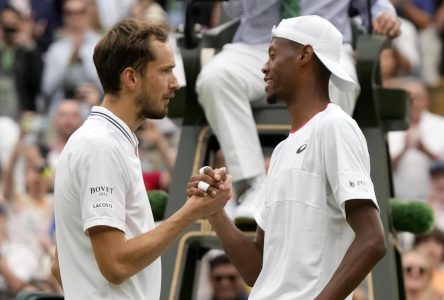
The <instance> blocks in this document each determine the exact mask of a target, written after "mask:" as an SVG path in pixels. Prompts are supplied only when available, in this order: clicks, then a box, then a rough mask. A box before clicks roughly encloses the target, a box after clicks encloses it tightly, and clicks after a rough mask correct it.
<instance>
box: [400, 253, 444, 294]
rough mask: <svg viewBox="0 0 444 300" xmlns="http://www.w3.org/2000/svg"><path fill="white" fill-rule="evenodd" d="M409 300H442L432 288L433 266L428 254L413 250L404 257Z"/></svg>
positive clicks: (405, 280)
mask: <svg viewBox="0 0 444 300" xmlns="http://www.w3.org/2000/svg"><path fill="white" fill-rule="evenodd" d="M402 266H403V270H404V283H405V289H406V294H407V300H441V299H443V296H442V295H439V293H438V292H437V291H435V290H434V289H433V286H432V273H433V271H432V270H433V265H432V262H431V261H430V259H429V257H427V254H425V253H424V252H422V251H420V250H418V249H413V250H410V251H407V252H405V253H404V254H403V255H402Z"/></svg>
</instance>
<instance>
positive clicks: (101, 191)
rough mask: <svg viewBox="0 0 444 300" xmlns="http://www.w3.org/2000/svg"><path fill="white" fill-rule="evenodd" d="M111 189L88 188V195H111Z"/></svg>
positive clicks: (105, 187) (107, 187)
mask: <svg viewBox="0 0 444 300" xmlns="http://www.w3.org/2000/svg"><path fill="white" fill-rule="evenodd" d="M113 190H114V189H113V188H111V187H109V186H106V185H101V186H94V187H90V188H89V192H90V195H94V194H97V193H98V194H97V195H98V196H108V195H112V194H113Z"/></svg>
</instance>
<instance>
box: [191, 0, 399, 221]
mask: <svg viewBox="0 0 444 300" xmlns="http://www.w3.org/2000/svg"><path fill="white" fill-rule="evenodd" d="M373 2H374V4H373V5H372V7H371V11H372V14H373V26H374V29H375V32H376V33H380V34H385V35H387V36H390V37H396V36H397V35H399V23H398V20H397V19H396V16H395V10H394V8H393V6H392V5H391V3H390V2H389V1H388V0H378V1H373ZM226 4H227V6H226V8H227V9H228V10H229V11H230V12H231V15H232V16H233V17H240V19H241V24H240V27H239V28H238V29H237V31H236V34H235V36H234V39H233V43H231V44H228V45H226V46H225V47H224V48H223V49H222V51H221V52H220V53H219V54H217V55H216V56H215V57H214V58H213V59H212V60H211V61H210V62H209V63H208V64H207V65H205V67H204V68H203V69H202V71H201V73H200V75H199V77H198V79H197V82H196V90H197V92H198V96H199V98H198V100H199V102H200V104H201V105H202V107H203V109H204V111H205V115H206V118H207V120H208V122H209V124H210V126H211V127H212V130H213V131H214V133H215V134H216V136H217V138H218V140H219V143H220V145H221V148H222V150H223V153H224V155H225V159H226V162H227V167H228V171H229V173H230V174H232V175H233V180H234V181H235V182H236V186H237V188H235V189H236V194H237V195H239V196H240V199H239V201H240V202H243V203H244V204H245V206H240V207H239V209H238V211H237V217H239V218H244V217H245V218H252V216H251V212H250V209H249V206H250V204H251V201H247V200H245V201H243V199H251V198H252V197H253V196H250V197H249V196H247V195H248V194H250V195H252V194H254V191H257V189H258V188H259V187H260V186H261V184H262V182H263V180H264V177H265V167H264V164H263V163H261V162H263V161H264V158H263V154H262V150H261V145H260V143H259V138H258V135H257V131H256V126H255V125H256V124H255V122H254V119H253V115H252V110H251V105H250V103H251V102H253V101H255V100H261V101H263V100H264V99H265V92H264V87H263V77H262V74H261V72H260V68H261V66H262V65H263V64H264V63H265V61H266V60H267V47H268V42H269V41H270V33H269V32H270V29H271V28H272V27H273V25H276V24H277V23H278V22H279V20H280V19H281V18H282V17H284V18H285V17H288V15H289V14H292V13H295V12H294V11H293V12H290V11H288V10H286V9H285V8H286V6H283V4H282V1H280V0H273V1H270V0H261V1H258V0H237V1H229V2H227V3H226ZM299 4H300V7H299V8H300V9H299V14H300V15H312V14H315V15H320V16H321V17H324V18H326V19H327V20H330V21H331V22H332V23H333V24H334V25H335V26H336V27H337V28H338V29H339V31H341V32H342V34H343V35H344V40H343V42H344V46H343V49H342V55H341V64H342V66H343V67H345V68H346V70H347V72H348V73H349V74H351V76H352V78H354V79H355V81H357V80H356V79H357V75H356V70H355V66H354V58H353V49H352V47H351V44H350V43H351V39H352V34H351V20H350V17H349V16H348V10H349V6H350V5H352V6H353V7H355V8H357V9H358V10H359V12H360V13H362V18H363V20H364V23H368V22H369V21H368V14H367V11H368V8H367V1H362V0H360V1H357V0H356V1H348V0H343V1H339V2H338V1H333V0H329V1H300V2H299ZM333 7H334V9H332V8H333ZM293 16H294V15H293ZM382 24H385V25H384V26H382ZM358 93H359V88H356V89H354V90H353V91H351V92H348V93H345V92H342V93H341V92H339V90H338V89H337V88H336V87H335V86H334V85H333V84H331V82H330V98H331V100H332V101H333V102H336V103H339V102H338V101H340V103H339V104H340V105H341V107H342V109H343V110H344V111H346V112H347V113H348V114H352V113H353V110H354V105H355V100H356V97H357V95H358ZM249 188H251V191H253V192H252V193H247V192H245V191H246V190H248V189H249ZM242 194H244V195H243V196H242ZM241 207H244V208H241Z"/></svg>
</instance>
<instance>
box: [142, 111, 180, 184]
mask: <svg viewBox="0 0 444 300" xmlns="http://www.w3.org/2000/svg"><path fill="white" fill-rule="evenodd" d="M162 124H164V125H163V128H162V127H161V126H162ZM136 134H137V136H138V139H139V141H140V142H139V153H140V154H139V155H140V159H141V163H142V170H143V181H144V183H145V188H146V189H147V190H156V189H161V190H165V191H168V189H169V187H170V183H171V178H172V175H173V170H174V163H175V156H176V155H175V153H174V152H175V151H174V149H175V147H176V146H177V143H176V141H175V140H177V137H178V130H177V127H176V126H175V125H174V124H173V123H172V122H171V121H170V120H169V119H162V120H161V121H160V122H159V120H146V121H145V123H144V124H143V125H142V126H141V127H140V128H139V130H138V131H137V132H136Z"/></svg>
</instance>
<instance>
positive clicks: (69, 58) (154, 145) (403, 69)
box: [0, 0, 444, 300]
mask: <svg viewBox="0 0 444 300" xmlns="http://www.w3.org/2000/svg"><path fill="white" fill-rule="evenodd" d="M392 3H393V5H394V6H395V8H396V10H397V13H398V16H399V18H400V20H401V31H402V33H401V36H399V37H398V38H396V39H394V40H393V43H392V45H391V47H389V48H388V49H385V50H384V51H383V52H382V54H381V61H380V62H381V64H380V66H381V72H382V79H383V83H384V86H386V87H390V88H400V89H404V90H406V91H407V92H408V93H409V94H410V99H411V110H410V120H411V123H410V127H409V128H408V129H407V130H406V131H402V132H401V131H398V132H390V133H389V134H388V145H389V152H390V156H391V159H392V166H391V167H392V172H393V184H394V192H395V196H396V197H398V198H401V199H406V200H415V201H423V202H427V203H429V204H430V206H431V207H432V208H433V210H434V214H435V220H436V229H435V230H434V231H433V232H432V233H430V234H428V235H426V236H416V237H410V238H406V239H405V241H404V240H402V241H401V242H400V243H401V248H402V249H403V250H404V251H405V252H404V253H403V268H404V274H405V285H406V288H407V294H408V299H412V300H415V299H443V297H444V268H443V266H444V265H443V260H444V233H443V231H444V134H442V132H444V117H443V114H444V99H441V98H440V93H439V91H441V90H443V89H444V81H443V80H442V78H443V76H442V75H443V74H444V60H443V59H442V58H443V54H444V47H443V46H442V45H443V40H444V2H443V1H440V0H436V1H435V0H392ZM193 14H194V19H195V21H196V22H197V23H199V24H200V25H201V26H200V27H199V30H206V29H208V28H211V27H214V26H217V25H218V24H220V23H222V22H224V21H225V20H227V14H226V12H224V10H223V5H222V4H221V3H220V2H211V1H208V2H200V3H199V4H196V5H195V10H194V11H193ZM184 15H185V13H184V1H174V0H169V1H154V0H45V1H42V0H9V1H7V0H0V171H1V180H0V192H1V194H0V299H9V297H12V295H14V294H15V293H17V292H18V291H20V290H23V289H28V290H46V291H52V292H56V293H60V292H61V289H60V287H59V286H58V285H57V284H56V283H55V281H54V280H53V279H52V278H51V276H50V267H49V266H50V262H51V259H52V256H53V251H54V230H55V228H54V216H53V210H52V202H53V199H52V189H53V182H54V173H53V170H54V166H55V164H56V162H57V158H58V156H59V154H60V153H61V151H62V149H63V147H64V145H65V143H66V142H67V140H68V138H69V137H70V135H71V134H72V133H73V132H74V131H75V130H76V129H77V128H78V127H79V126H80V125H81V124H82V123H83V121H84V120H85V119H86V118H87V117H88V113H89V110H90V108H91V107H92V106H94V105H99V104H100V102H101V99H102V96H103V91H102V90H101V87H100V82H99V79H98V76H97V73H96V70H95V67H94V64H93V60H92V54H93V51H94V47H95V45H96V43H97V42H98V41H99V39H100V38H101V35H102V34H103V32H105V31H106V30H107V29H109V28H110V27H112V25H113V24H115V23H116V22H117V21H118V20H120V19H122V18H125V17H135V18H141V19H148V20H151V21H156V22H157V21H164V22H168V23H169V24H170V25H171V32H172V33H171V45H172V47H173V49H177V46H175V34H174V32H176V31H178V30H180V27H181V26H180V24H183V21H184ZM270 29H271V28H270ZM175 53H176V54H177V57H176V60H177V65H178V66H180V65H181V64H180V53H178V51H176V52H175ZM175 72H177V77H178V78H179V81H180V82H181V83H182V85H185V80H180V78H183V77H184V75H183V70H180V68H178V69H177V70H175ZM441 93H442V92H441ZM440 101H441V102H440ZM436 103H438V104H439V103H441V108H440V106H439V105H436ZM432 104H435V105H433V106H432ZM432 108H433V109H432ZM137 136H138V138H139V151H140V158H141V161H142V168H143V177H144V181H145V185H146V188H147V190H153V189H162V190H165V191H168V189H169V185H170V182H171V176H172V172H173V169H174V161H175V157H176V150H177V145H178V139H179V136H180V120H179V121H178V120H170V119H168V118H166V119H163V120H159V121H152V120H147V121H146V123H145V124H144V126H142V128H140V129H139V130H138V132H137ZM216 258H217V257H216ZM221 266H222V267H221ZM230 266H231V267H230ZM231 268H232V265H229V261H227V259H226V257H219V258H217V259H215V260H214V259H213V261H212V262H210V277H209V278H210V282H211V284H212V286H213V289H214V291H215V293H219V292H218V290H221V291H222V292H221V293H222V294H224V291H225V294H228V295H230V293H229V292H227V290H229V289H230V288H233V289H236V291H237V290H240V291H241V292H239V293H240V294H239V293H238V292H235V293H234V294H235V297H233V298H230V297H231V296H227V295H225V296H221V298H220V299H227V300H229V299H244V298H245V290H244V289H243V288H239V287H243V285H242V283H241V282H240V281H238V277H239V275H238V273H237V272H236V271H235V270H232V269H231ZM224 272H225V273H226V274H225V273H224ZM219 273H220V274H219ZM220 286H223V287H224V288H221V287H220ZM236 293H238V294H236ZM440 295H441V296H440ZM2 297H3V298H2ZM236 297H237V298H236ZM439 297H441V298H439ZM358 298H359V295H358V294H357V296H356V299H358ZM214 299H219V298H217V297H214ZM359 299H365V296H364V298H359Z"/></svg>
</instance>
